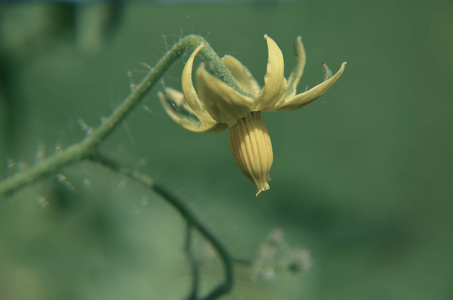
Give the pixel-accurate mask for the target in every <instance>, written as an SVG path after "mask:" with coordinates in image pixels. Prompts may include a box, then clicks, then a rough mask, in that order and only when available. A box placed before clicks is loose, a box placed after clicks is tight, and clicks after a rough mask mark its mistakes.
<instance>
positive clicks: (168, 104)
mask: <svg viewBox="0 0 453 300" xmlns="http://www.w3.org/2000/svg"><path fill="white" fill-rule="evenodd" d="M158 96H159V99H160V102H161V104H162V106H163V107H164V109H165V111H166V112H167V114H168V115H169V116H170V117H171V118H172V119H173V121H175V122H176V123H178V124H180V125H181V126H183V127H184V128H186V129H187V130H190V131H194V132H214V133H218V132H221V131H223V130H224V129H226V127H227V126H226V125H225V124H219V123H217V122H216V121H214V120H213V119H212V118H211V117H210V116H209V115H200V116H196V115H195V114H194V112H193V111H192V109H190V108H189V107H188V106H186V105H185V104H184V95H183V94H182V93H181V92H179V91H177V90H174V89H171V88H166V89H165V93H162V92H159V93H158Z"/></svg>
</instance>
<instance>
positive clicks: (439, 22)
mask: <svg viewBox="0 0 453 300" xmlns="http://www.w3.org/2000/svg"><path fill="white" fill-rule="evenodd" d="M451 28H453V4H452V3H451V1H447V0H436V1H399V2H391V1H384V2H368V1H367V2H362V1H300V2H283V3H272V4H259V3H258V2H257V3H246V4H227V3H224V4H216V5H210V4H206V3H198V4H190V5H189V4H182V3H180V4H178V5H164V4H147V3H128V4H124V5H122V6H115V7H108V6H106V7H99V6H93V7H91V8H90V7H88V6H82V5H75V4H56V3H54V4H22V5H12V4H1V6H0V39H1V42H0V128H1V130H0V135H1V136H0V158H1V159H2V161H3V162H4V166H5V167H1V168H0V176H1V178H4V177H6V176H8V175H11V174H14V173H15V172H17V171H18V170H20V169H23V168H27V166H30V165H33V164H34V163H35V162H36V161H39V160H40V159H42V158H43V157H47V156H49V155H50V154H51V153H53V152H54V151H56V150H58V149H60V148H61V147H66V146H69V145H70V144H72V143H74V142H76V141H78V140H80V138H81V137H83V135H84V132H83V130H82V129H80V126H79V125H78V124H80V123H81V122H80V120H83V121H82V122H83V123H82V124H88V126H93V127H94V126H96V125H98V124H99V122H100V118H101V117H103V116H106V115H108V114H109V113H110V112H111V110H112V108H113V107H115V106H116V105H117V104H118V103H119V102H120V101H121V99H123V98H124V97H125V96H126V95H127V94H128V93H129V85H130V84H134V83H136V82H138V80H139V79H140V78H141V77H142V76H143V75H144V72H145V71H146V70H147V68H148V67H147V66H148V65H153V64H154V63H155V62H156V61H157V60H158V58H159V57H160V56H161V55H162V54H163V53H164V52H165V50H166V49H168V48H169V47H170V46H171V44H172V43H173V42H176V41H177V40H178V38H179V37H182V36H183V35H185V34H189V33H197V34H201V35H203V36H205V37H207V39H208V40H209V42H210V43H211V45H212V46H213V47H214V49H216V50H217V51H218V52H219V54H220V55H223V54H232V55H234V56H235V57H237V58H238V59H240V60H241V61H242V62H244V64H246V65H247V66H248V67H249V68H250V70H251V71H252V73H253V74H254V75H255V77H256V78H257V79H259V80H261V83H262V76H263V75H264V71H265V66H266V55H267V51H266V46H265V42H264V40H263V39H262V36H263V35H264V34H265V33H267V34H269V35H270V36H271V37H273V38H274V39H275V41H276V42H277V43H278V45H279V46H280V47H281V48H282V51H283V53H284V55H285V58H286V61H285V64H286V68H287V70H291V68H292V65H293V61H292V60H291V55H292V54H293V53H292V44H293V42H294V40H295V38H296V36H297V35H302V37H303V41H304V45H305V48H306V51H307V66H306V69H305V72H304V77H303V78H302V82H301V86H300V89H304V88H305V85H309V86H313V85H314V84H316V83H317V82H319V81H321V79H322V67H321V62H326V63H328V64H329V66H330V67H331V68H332V70H336V69H337V68H338V66H339V65H340V63H341V62H342V61H343V60H347V61H348V62H349V63H348V66H347V69H346V71H345V73H344V75H343V77H342V78H341V79H340V81H339V82H338V83H337V84H336V85H335V86H334V87H333V88H332V89H331V90H329V91H328V92H327V93H326V94H325V95H323V96H322V97H321V98H320V99H319V100H317V102H315V103H314V104H312V105H310V106H309V107H307V108H306V109H304V110H301V111H298V112H295V113H293V114H291V115H288V114H284V113H269V114H265V115H264V119H265V121H266V124H267V126H268V128H269V131H270V134H271V138H272V140H273V146H274V152H275V158H274V166H273V170H272V172H271V176H272V179H273V180H272V182H271V190H270V191H268V192H265V193H262V194H261V195H260V197H259V198H257V199H256V198H255V196H254V187H253V185H252V184H251V183H250V182H249V181H248V180H247V179H246V178H244V177H243V175H242V174H241V173H240V171H239V169H238V168H237V166H236V165H235V163H234V160H233V157H232V155H231V153H230V150H229V146H228V142H227V136H226V134H225V133H223V134H220V135H206V134H195V133H191V132H188V131H185V130H183V129H182V128H181V127H180V126H178V125H177V124H174V123H173V122H172V121H171V120H170V118H168V117H167V116H166V115H165V113H164V112H163V110H162V109H161V108H160V107H159V104H158V101H157V96H156V92H157V89H155V90H153V91H152V92H151V93H150V94H149V95H148V96H147V97H146V99H145V101H144V104H143V107H142V108H140V109H138V110H137V111H135V112H133V113H132V114H131V115H130V117H129V119H128V120H127V121H126V122H125V123H124V126H123V127H122V128H121V130H118V131H117V132H116V133H115V134H114V135H113V136H112V137H111V138H110V139H109V140H108V142H107V143H106V144H105V145H104V147H103V149H102V150H103V151H104V152H106V153H108V154H109V155H111V156H113V157H117V158H119V159H121V160H122V161H124V162H126V163H128V164H131V165H133V166H136V167H138V168H140V169H142V170H143V171H145V172H147V173H149V174H151V175H152V176H153V177H155V178H157V179H159V180H160V181H164V182H165V183H166V185H167V186H170V187H172V188H174V189H175V192H176V193H178V194H179V195H181V197H182V198H183V199H186V200H187V203H189V204H190V206H191V208H192V209H193V210H195V211H196V213H197V214H198V215H200V216H202V218H203V219H204V221H205V222H206V223H207V224H208V226H210V227H211V228H212V230H213V231H214V232H216V233H217V234H218V235H219V237H220V239H221V240H222V241H224V243H226V245H227V246H228V248H229V250H230V251H231V252H232V253H234V254H235V255H237V257H239V258H251V259H253V258H255V259H256V255H257V253H259V247H260V245H263V243H266V237H267V236H268V234H269V232H271V231H272V230H273V229H274V228H281V229H282V230H284V232H285V233H286V239H285V240H286V241H287V242H288V243H289V244H291V245H293V246H297V247H299V248H305V249H308V250H309V251H310V252H311V254H312V257H313V261H312V263H313V267H312V268H311V269H310V270H309V271H307V272H304V273H302V274H301V275H300V276H295V275H294V274H291V273H290V272H285V271H281V270H280V271H278V272H277V273H276V274H275V276H274V277H273V278H272V280H270V281H269V280H258V281H253V280H251V273H250V268H249V267H243V266H238V268H237V285H236V288H235V290H234V291H233V293H232V294H231V296H228V297H226V298H228V299H339V300H341V299H348V300H350V299H370V300H373V299H414V300H416V299H423V300H424V299H440V300H442V299H451V298H452V297H453V288H452V286H451V282H452V280H453V262H451V259H450V256H451V253H453V235H452V232H453V219H452V218H451V215H452V212H453V211H452V210H453V203H452V201H451V200H452V199H453V185H452V184H451V183H452V179H453V158H452V155H451V153H452V150H453V149H452V148H453V147H452V146H453V142H452V139H451V136H452V128H453V120H452V118H451V112H452V111H453V110H452V109H453V103H452V101H451V97H452V96H451V93H450V90H451V88H450V83H449V81H450V80H451V78H453V74H452V72H453V71H452V70H453V54H452V53H453V37H452V35H451ZM186 58H187V56H186ZM182 66H183V61H180V62H179V63H177V64H175V66H174V67H173V68H172V69H171V70H170V72H169V74H168V75H167V76H165V78H164V80H165V84H166V85H167V86H172V87H175V88H179V84H180V83H179V76H180V73H181V70H182ZM261 74H262V75H261ZM71 187H72V188H71ZM183 248H184V221H183V220H181V219H180V218H179V216H178V215H177V214H176V213H175V212H174V211H173V210H172V209H171V207H169V206H168V205H167V204H166V203H165V202H163V201H161V199H159V198H157V197H156V196H155V195H153V194H152V193H150V192H148V191H146V190H144V189H143V188H142V187H141V186H139V185H137V184H135V183H133V182H131V181H129V180H127V179H124V178H121V177H119V176H118V175H115V174H111V173H110V172H109V171H108V170H104V169H100V168H99V167H97V166H95V165H91V164H90V163H80V164H77V165H74V166H71V167H67V168H65V169H63V170H60V171H59V172H58V173H56V174H55V176H54V177H52V178H48V179H46V180H44V181H42V182H40V183H38V184H35V185H33V186H30V187H29V188H27V189H25V190H23V191H20V192H19V193H17V194H15V195H14V196H12V197H11V198H10V199H8V200H7V201H5V202H2V203H1V204H0V299H5V300H10V299H14V300H16V299H19V300H22V299H23V300H25V299H37V300H39V299H46V300H47V299H123V298H133V299H183V298H184V296H185V295H187V292H188V290H189V286H190V269H189V262H188V260H187V257H186V256H185V255H184V250H183ZM203 249H204V250H203ZM199 251H200V253H201V252H202V253H205V254H206V253H207V254H206V255H207V256H208V257H209V249H206V247H201V250H199ZM203 251H204V252H203ZM200 255H202V254H200ZM201 272H202V283H203V285H202V289H203V290H204V291H206V290H207V289H209V288H210V287H211V286H212V284H214V283H215V282H217V281H218V279H219V278H221V276H222V274H221V272H220V270H219V265H218V261H217V260H216V259H215V258H210V259H206V261H205V262H203V263H202V268H201Z"/></svg>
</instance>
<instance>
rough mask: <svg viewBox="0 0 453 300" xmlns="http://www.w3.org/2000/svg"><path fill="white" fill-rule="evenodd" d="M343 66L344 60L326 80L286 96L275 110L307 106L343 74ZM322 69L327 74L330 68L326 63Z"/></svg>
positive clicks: (287, 110)
mask: <svg viewBox="0 0 453 300" xmlns="http://www.w3.org/2000/svg"><path fill="white" fill-rule="evenodd" d="M345 66H346V62H343V63H342V64H341V67H340V70H338V72H337V73H336V74H335V75H333V76H332V77H330V78H329V79H327V80H326V81H324V82H322V83H320V84H318V85H317V86H315V87H313V88H312V89H310V90H308V91H306V92H304V93H302V94H298V95H296V96H294V97H292V98H287V99H285V100H284V101H282V102H281V103H278V104H277V109H276V110H279V111H284V112H288V113H290V112H292V111H293V110H296V109H299V108H302V107H304V106H307V105H308V104H310V103H312V102H313V101H315V100H316V99H317V98H318V97H319V96H321V95H322V94H323V93H324V92H325V91H327V90H328V89H329V88H330V87H331V86H332V85H333V84H334V83H335V82H336V81H337V80H338V78H340V76H341V74H343V71H344V68H345ZM324 69H325V72H326V75H327V76H328V74H329V71H330V70H329V69H328V68H327V66H326V65H324Z"/></svg>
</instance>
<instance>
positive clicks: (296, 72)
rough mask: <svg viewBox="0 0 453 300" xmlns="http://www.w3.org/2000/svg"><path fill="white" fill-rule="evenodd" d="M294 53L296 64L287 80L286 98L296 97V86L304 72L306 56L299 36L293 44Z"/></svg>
mask: <svg viewBox="0 0 453 300" xmlns="http://www.w3.org/2000/svg"><path fill="white" fill-rule="evenodd" d="M294 52H295V53H296V59H297V62H296V65H295V66H294V69H293V71H292V72H291V74H290V75H289V78H288V92H287V94H286V97H287V98H291V97H293V96H294V95H296V88H297V85H298V84H299V81H300V78H301V77H302V74H303V72H304V67H305V61H306V55H305V49H304V45H303V44H302V37H301V36H298V37H297V40H296V44H294Z"/></svg>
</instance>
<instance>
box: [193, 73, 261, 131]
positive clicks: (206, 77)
mask: <svg viewBox="0 0 453 300" xmlns="http://www.w3.org/2000/svg"><path fill="white" fill-rule="evenodd" d="M197 86H198V92H199V94H200V100H201V102H202V103H203V105H204V107H205V108H206V110H207V111H208V112H209V114H210V115H211V116H212V118H213V119H214V120H216V121H217V122H219V123H226V124H228V126H229V127H231V126H233V125H234V124H236V122H237V120H238V119H240V118H243V117H244V116H245V115H246V114H248V113H249V112H250V108H251V106H252V105H253V99H252V98H250V97H247V96H244V95H242V94H241V93H239V92H237V91H236V90H235V89H233V88H232V87H230V86H228V85H226V84H225V83H223V82H222V81H221V80H219V79H217V78H216V77H214V76H213V75H211V74H209V72H208V71H206V69H205V66H204V64H201V65H200V67H199V68H198V70H197Z"/></svg>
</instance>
